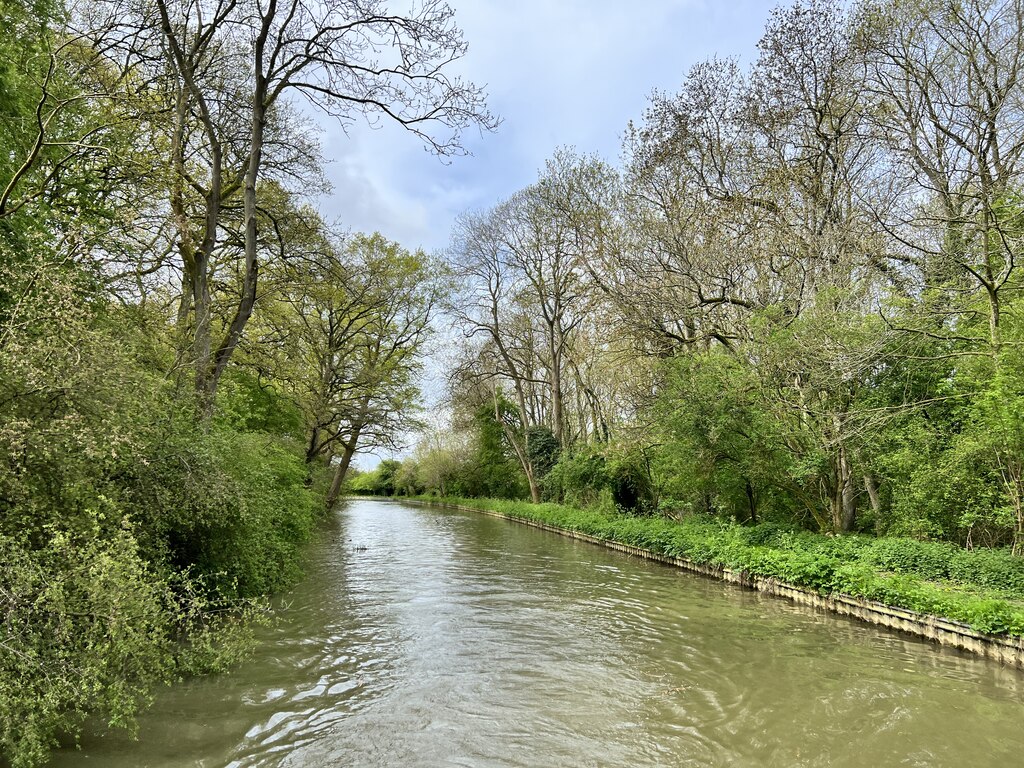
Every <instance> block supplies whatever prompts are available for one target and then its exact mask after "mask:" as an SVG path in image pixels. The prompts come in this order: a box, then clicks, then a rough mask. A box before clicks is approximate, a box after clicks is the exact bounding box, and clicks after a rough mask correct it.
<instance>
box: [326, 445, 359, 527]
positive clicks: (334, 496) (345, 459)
mask: <svg viewBox="0 0 1024 768" xmlns="http://www.w3.org/2000/svg"><path fill="white" fill-rule="evenodd" d="M355 452H356V441H355V439H352V440H350V441H349V442H347V443H344V444H343V450H342V453H341V461H340V462H338V466H337V467H335V469H334V478H333V479H332V480H331V489H330V490H329V491H328V492H327V510H328V511H330V510H332V509H334V505H335V504H336V503H337V501H338V496H340V495H341V485H342V483H344V482H345V475H347V474H348V468H349V465H350V464H351V463H352V456H353V454H355Z"/></svg>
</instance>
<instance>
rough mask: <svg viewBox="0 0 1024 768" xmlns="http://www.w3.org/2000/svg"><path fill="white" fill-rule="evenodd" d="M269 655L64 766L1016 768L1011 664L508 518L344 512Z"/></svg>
mask: <svg viewBox="0 0 1024 768" xmlns="http://www.w3.org/2000/svg"><path fill="white" fill-rule="evenodd" d="M305 571H306V576H305V578H304V579H302V581H301V582H299V583H297V584H296V585H295V587H294V588H293V589H292V590H291V591H290V592H289V593H287V594H283V595H281V596H280V597H279V598H278V599H277V600H276V601H275V608H274V614H275V617H276V619H275V621H273V622H271V623H270V624H269V625H267V626H265V627H262V628H260V629H259V630H258V632H257V638H256V639H257V644H256V647H255V649H254V651H253V655H252V656H251V658H250V659H249V660H248V661H247V662H246V663H245V664H242V665H240V666H239V667H237V668H236V669H234V670H232V671H231V672H228V673H226V674H224V675H219V676H217V677H206V678H197V679H193V680H189V681H186V682H184V683H182V684H179V685H175V686H172V687H170V688H168V689H164V690H162V691H160V692H158V694H157V696H156V701H155V702H154V704H153V707H152V709H150V710H148V711H147V712H144V713H142V714H141V715H140V717H139V730H138V740H137V741H135V740H132V738H131V737H130V736H129V735H127V734H125V733H121V732H115V733H107V734H104V733H103V732H102V730H100V731H93V730H87V732H86V733H85V734H83V738H82V741H81V744H80V749H75V748H74V747H70V746H69V747H68V748H66V749H63V750H60V751H59V752H58V753H57V754H55V755H54V759H53V762H52V765H53V768H89V766H96V765H102V766H103V768H182V766H196V767H197V768H198V767H199V766H202V767H203V768H324V767H325V766H333V765H358V766H363V767H364V768H457V767H458V768H465V766H473V768H538V767H539V766H543V768H582V767H584V766H589V767H591V768H597V766H631V768H660V767H661V766H666V765H701V766H726V765H742V766H745V767H747V768H779V767H780V766H785V768H819V767H820V766H823V765H828V766H830V768H862V767H863V766H865V765H905V766H920V767H921V768H964V767H965V766H976V765H977V766H981V765H986V766H987V765H1015V764H1016V763H1017V762H1019V756H1020V753H1021V750H1022V749H1024V736H1022V735H1021V733H1020V728H1019V724H1020V713H1021V707H1022V705H1024V676H1022V675H1020V674H1019V673H1018V672H1017V671H1016V670H1015V669H1012V668H1010V667H1005V666H1001V665H998V664H992V663H990V662H987V661H985V660H984V659H981V658H978V657H974V656H970V655H966V654H962V653H958V652H955V651H953V650H950V649H945V648H938V649H935V648H932V647H930V646H929V645H928V644H926V643H925V642H923V641H921V640H919V639H917V638H913V637H910V636H908V635H903V634H901V633H897V632H879V631H878V630H877V629H876V628H875V627H872V626H870V625H867V624H864V623H862V622H859V621H854V620H849V619H845V618H842V617H833V616H831V615H826V614H822V613H821V612H819V611H816V610H813V609H810V608H807V607H805V606H801V605H797V604H796V603H791V602H789V601H780V600H776V599H775V598H772V597H769V596H767V595H765V594H763V593H760V592H756V591H753V590H745V589H736V588H734V587H732V586H730V585H727V584H725V583H723V582H719V581H716V580H713V579H707V578H703V577H700V576H697V575H695V574H691V573H689V572H687V571H685V570H683V569H679V568H667V567H664V566H663V565H661V564H660V563H656V562H653V561H649V560H647V559H644V558H640V557H623V556H622V554H621V553H619V552H616V551H613V550H610V549H607V548H605V547H597V546H593V545H591V544H589V543H586V542H584V541H577V540H574V539H571V538H569V537H566V536H558V535H552V534H550V533H548V532H545V531H543V530H539V529H537V528H535V527H531V526H526V525H519V524H515V523H512V522H509V521H506V520H502V519H499V518H496V517H492V516H489V515H481V514H478V513H477V512H475V511H474V512H468V511H464V510H458V509H432V508H428V507H425V506H421V505H411V504H406V503H403V502H402V501H401V500H397V501H390V502H383V501H354V500H353V501H349V502H346V503H344V504H341V505H339V507H338V508H337V509H336V510H335V511H334V513H333V514H332V515H331V516H330V517H329V518H328V519H327V520H325V523H324V527H323V528H322V529H321V531H320V533H319V534H318V535H317V537H316V540H315V541H313V542H312V543H311V545H310V547H309V549H308V552H307V557H306V561H305Z"/></svg>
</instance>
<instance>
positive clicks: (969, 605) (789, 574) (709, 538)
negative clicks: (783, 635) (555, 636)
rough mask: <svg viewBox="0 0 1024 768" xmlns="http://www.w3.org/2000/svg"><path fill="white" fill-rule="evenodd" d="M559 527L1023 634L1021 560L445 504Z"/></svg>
mask: <svg viewBox="0 0 1024 768" xmlns="http://www.w3.org/2000/svg"><path fill="white" fill-rule="evenodd" d="M418 498H420V499H422V500H425V501H432V502H436V503H446V504H458V505H460V506H465V507H471V508H473V509H479V510H483V511H490V512H497V513H500V514H503V515H508V516H510V517H514V518H518V519H521V520H529V521H533V522H538V523H545V524H547V525H553V526H557V527H559V528H564V529H567V530H570V531H575V532H577V533H583V534H587V535H590V536H595V537H598V538H601V539H605V540H607V541H614V542H618V543H620V544H628V545H631V546H634V547H640V548H642V549H646V550H649V551H651V552H654V553H656V554H659V555H665V556H668V557H678V558H686V559H689V560H691V561H693V562H695V563H699V564H702V565H709V566H716V567H723V568H728V569H731V570H734V571H740V572H744V573H747V574H748V575H750V576H757V577H762V578H775V579H779V580H780V581H784V582H786V583H788V584H793V585H795V586H800V587H805V588H809V589H813V590H816V591H817V592H819V593H820V594H822V595H832V594H845V595H851V596H854V597H861V598H866V599H869V600H877V601H879V602H882V603H885V604H887V605H891V606H898V607H901V608H907V609H910V610H913V611H919V612H921V613H927V614H932V615H935V616H942V617H945V618H947V619H952V620H954V621H961V622H963V623H965V624H967V625H969V626H970V627H971V628H972V629H975V630H977V631H979V632H986V633H989V634H996V635H1014V636H1022V635H1024V559H1022V558H1019V557H1014V556H1012V555H1011V554H1010V552H1009V551H1007V550H979V551H968V550H964V549H960V548H958V547H956V546H954V545H951V544H946V543H940V542H923V541H917V540H915V539H904V538H884V539H875V538H871V537H867V536H858V535H845V536H824V535H820V534H814V533H809V532H807V531H798V530H793V529H790V528H787V527H785V526H780V525H778V524H774V523H762V524H761V525H755V526H741V525H737V524H735V523H730V522H725V521H722V520H719V519H711V518H705V517H696V516H694V517H688V518H685V519H683V520H671V519H667V518H657V517H632V516H628V515H623V514H618V513H613V512H605V511H600V510H594V509H576V508H573V507H567V506H564V505H560V504H530V503H527V502H523V501H508V500H497V499H455V498H446V499H440V498H437V497H427V496H422V497H418Z"/></svg>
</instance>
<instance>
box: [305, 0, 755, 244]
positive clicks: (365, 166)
mask: <svg viewBox="0 0 1024 768" xmlns="http://www.w3.org/2000/svg"><path fill="white" fill-rule="evenodd" d="M454 5H455V6H456V17H457V19H458V22H459V24H460V26H462V28H463V30H464V31H465V34H466V39H467V40H468V41H469V44H470V52H469V55H468V56H467V58H466V59H465V60H464V61H463V62H460V65H459V66H460V72H461V74H463V75H464V76H466V77H467V78H469V79H471V80H473V81H474V82H478V83H481V84H486V85H487V90H488V92H489V94H490V104H491V107H492V109H493V111H495V112H496V113H498V114H499V115H500V116H501V117H502V118H503V120H504V123H503V125H502V126H501V127H500V128H499V130H498V132H497V133H495V134H487V135H484V136H483V137H480V136H478V135H477V134H476V132H475V131H473V132H471V133H469V134H468V135H467V136H466V137H465V144H466V146H467V148H469V149H470V151H472V152H473V155H474V156H472V157H465V158H455V159H454V160H453V161H452V162H451V163H450V164H447V165H446V164H443V163H441V162H440V161H438V160H437V159H436V158H434V157H432V156H430V155H429V154H427V153H426V152H424V151H423V149H422V146H421V144H420V142H419V141H418V140H417V139H416V138H415V137H414V136H412V135H410V134H408V133H406V132H405V131H402V130H401V129H399V128H396V127H394V126H384V127H383V128H381V129H379V130H372V129H370V128H369V127H368V126H365V125H362V124H356V125H353V126H351V127H350V129H349V135H345V133H343V132H342V131H341V129H340V128H339V127H337V126H336V125H333V124H331V123H329V122H327V121H325V120H321V125H322V126H323V135H322V142H323V149H324V153H325V156H326V157H327V158H328V159H329V160H330V161H331V163H330V165H329V166H328V167H327V174H328V176H329V178H330V179H331V180H332V182H333V184H334V192H333V194H332V195H330V196H329V197H328V198H327V199H325V200H324V201H323V208H324V211H325V213H326V214H327V216H328V217H329V218H338V219H339V220H340V221H341V222H342V223H343V224H344V225H346V226H349V227H351V228H353V229H357V230H364V231H372V230H379V231H381V232H382V233H383V234H384V235H385V236H387V237H389V238H392V239H394V240H398V241H399V242H401V243H402V244H403V245H405V246H406V247H409V248H414V247H420V246H422V247H425V248H427V249H428V250H430V249H435V248H439V247H444V246H445V245H447V242H448V233H449V230H450V227H451V223H452V221H453V219H454V218H455V216H456V215H458V213H459V212H461V211H462V210H465V209H466V208H480V207H488V206H490V205H493V204H494V203H496V202H497V201H498V200H499V199H501V198H503V197H505V196H507V195H509V194H511V193H512V192H514V191H515V190H516V189H519V188H521V187H522V186H524V185H526V184H529V183H530V182H531V181H532V180H533V179H534V178H536V173H537V171H538V169H540V168H541V167H542V166H543V164H544V160H545V159H546V158H548V157H550V156H551V154H552V153H553V151H554V150H555V149H556V148H557V147H558V146H563V145H572V146H575V147H577V148H578V149H580V150H581V151H586V152H597V153H598V154H601V155H603V156H604V157H606V158H607V159H609V160H611V161H615V160H616V159H617V157H618V153H619V142H620V137H621V134H622V132H623V130H624V129H625V126H626V123H627V122H628V121H629V120H630V119H636V118H639V117H640V115H641V113H642V111H643V109H644V106H645V104H646V99H647V95H648V94H649V93H650V91H651V90H652V89H653V88H656V87H657V88H662V89H667V90H674V89H675V88H676V87H677V86H678V85H679V84H680V83H681V82H682V80H683V77H684V75H685V73H686V70H687V69H689V67H690V66H692V64H694V63H696V62H697V61H699V60H701V59H704V58H707V57H708V56H710V55H712V54H714V53H716V52H718V53H720V54H722V55H740V56H742V57H743V58H745V59H747V60H749V59H750V58H751V57H752V55H753V46H754V43H755V42H756V40H757V38H758V37H759V36H760V31H761V29H762V27H763V24H764V20H765V18H766V17H767V15H768V12H769V10H770V9H771V7H773V5H774V3H770V2H765V1H764V0H738V1H737V2H723V1H722V0H634V2H632V3H623V2H621V0H617V1H613V0H591V1H590V2H587V1H586V0H558V1H555V0H517V1H516V2H508V0H462V1H461V2H459V0H454Z"/></svg>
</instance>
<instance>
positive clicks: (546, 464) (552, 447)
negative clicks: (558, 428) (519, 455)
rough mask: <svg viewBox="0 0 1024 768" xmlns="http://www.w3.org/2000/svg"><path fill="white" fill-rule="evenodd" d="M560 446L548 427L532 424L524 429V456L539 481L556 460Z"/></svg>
mask: <svg viewBox="0 0 1024 768" xmlns="http://www.w3.org/2000/svg"><path fill="white" fill-rule="evenodd" d="M560 451H561V447H560V446H559V445H558V441H557V440H556V439H555V435H554V433H553V432H552V431H551V429H550V428H549V427H543V426H534V427H530V428H529V429H527V430H526V457H527V459H529V461H530V466H531V467H533V471H534V474H535V476H536V477H537V479H538V480H539V481H543V479H544V477H545V476H546V475H547V474H548V472H550V471H551V468H552V467H553V466H555V463H556V462H557V461H558V455H559V453H560Z"/></svg>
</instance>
